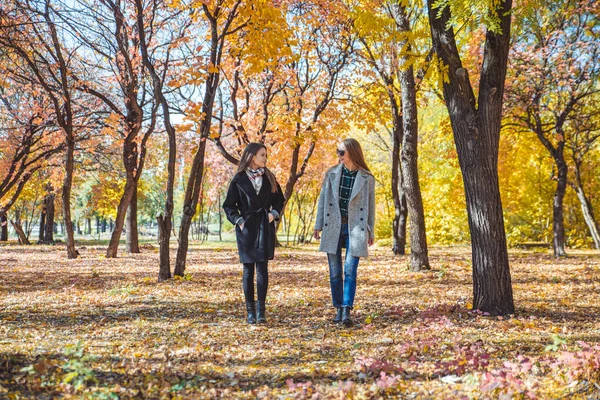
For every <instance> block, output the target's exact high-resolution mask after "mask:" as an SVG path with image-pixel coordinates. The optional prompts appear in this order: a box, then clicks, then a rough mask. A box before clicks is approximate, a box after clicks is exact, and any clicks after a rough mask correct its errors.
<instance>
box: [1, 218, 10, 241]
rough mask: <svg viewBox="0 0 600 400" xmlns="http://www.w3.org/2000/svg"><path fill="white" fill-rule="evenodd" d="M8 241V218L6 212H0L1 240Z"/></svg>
mask: <svg viewBox="0 0 600 400" xmlns="http://www.w3.org/2000/svg"><path fill="white" fill-rule="evenodd" d="M7 241H8V218H7V217H6V213H2V214H0V242H7Z"/></svg>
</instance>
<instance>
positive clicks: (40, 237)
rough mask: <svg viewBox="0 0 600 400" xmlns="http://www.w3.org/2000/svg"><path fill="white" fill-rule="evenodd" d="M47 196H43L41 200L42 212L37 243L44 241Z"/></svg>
mask: <svg viewBox="0 0 600 400" xmlns="http://www.w3.org/2000/svg"><path fill="white" fill-rule="evenodd" d="M47 198H48V195H46V197H44V201H42V212H40V229H39V232H38V243H43V242H44V231H45V229H46V225H45V224H46V212H47V209H46V200H47Z"/></svg>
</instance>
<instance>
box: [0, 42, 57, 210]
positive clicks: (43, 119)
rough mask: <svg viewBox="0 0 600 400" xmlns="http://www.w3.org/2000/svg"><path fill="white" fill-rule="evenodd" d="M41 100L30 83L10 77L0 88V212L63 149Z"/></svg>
mask: <svg viewBox="0 0 600 400" xmlns="http://www.w3.org/2000/svg"><path fill="white" fill-rule="evenodd" d="M4 56H6V57H9V55H8V54H4ZM3 73H4V74H7V75H8V74H9V71H3ZM5 76H6V75H5ZM44 100H47V98H46V97H45V96H40V95H37V96H35V95H34V93H33V91H32V90H31V86H30V85H24V86H22V85H20V84H18V83H17V82H15V81H12V80H10V79H6V80H5V81H4V86H2V87H0V112H1V114H2V118H1V120H0V124H1V127H0V132H1V133H0V154H1V156H0V179H1V180H0V214H5V213H7V212H8V210H9V209H10V207H11V206H12V205H13V204H14V203H15V201H16V200H17V199H18V197H19V195H20V194H21V192H22V190H23V188H24V186H25V185H26V184H27V182H28V181H29V180H30V179H31V177H32V176H33V174H34V173H35V172H36V171H38V170H39V169H40V168H42V167H44V166H45V165H48V162H49V161H50V160H51V159H52V158H53V157H55V156H56V155H57V154H59V153H60V152H62V151H63V150H64V142H63V141H62V140H61V138H62V136H61V135H60V132H57V129H56V128H55V121H54V115H53V114H52V113H50V114H48V110H49V108H50V107H49V104H45V103H44Z"/></svg>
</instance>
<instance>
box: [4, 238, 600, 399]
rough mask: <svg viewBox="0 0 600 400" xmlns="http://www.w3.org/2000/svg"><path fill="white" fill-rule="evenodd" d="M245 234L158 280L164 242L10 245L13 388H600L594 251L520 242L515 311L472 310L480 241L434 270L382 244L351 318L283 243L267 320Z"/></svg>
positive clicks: (159, 394) (242, 394)
mask: <svg viewBox="0 0 600 400" xmlns="http://www.w3.org/2000/svg"><path fill="white" fill-rule="evenodd" d="M233 246H234V244H233V243H226V244H222V245H216V244H215V243H208V244H204V245H193V246H192V248H191V250H190V253H189V256H188V268H187V273H188V275H186V277H185V278H184V279H178V280H172V281H170V282H164V283H156V277H157V273H158V267H157V260H158V253H157V249H156V248H155V247H154V246H152V245H145V246H144V249H143V251H142V254H138V255H128V254H124V253H121V254H120V257H119V258H117V259H105V258H104V256H103V255H104V247H101V246H99V245H96V244H95V243H93V242H88V243H85V244H83V247H82V248H81V249H80V252H81V258H79V259H77V260H67V259H66V256H65V252H64V250H63V249H62V248H60V247H51V246H30V247H22V246H17V245H0V270H1V271H2V273H1V274H0V293H1V294H0V323H1V327H0V398H1V397H3V396H4V397H8V398H30V397H36V398H55V397H59V396H64V397H71V396H72V397H73V398H107V399H111V398H215V397H225V398H256V397H259V398H311V397H313V396H314V397H315V398H337V399H339V398H344V397H346V398H377V397H388V396H393V397H400V398H432V399H433V398H435V399H437V398H450V399H453V398H482V397H488V398H498V397H502V396H506V397H507V398H512V397H523V398H543V399H547V398H561V397H568V398H582V399H584V398H597V397H598V396H600V386H598V385H599V384H600V379H599V378H600V376H599V373H598V368H600V346H599V342H600V323H599V318H598V317H599V316H600V302H599V299H598V297H599V293H600V254H598V253H597V252H591V251H571V252H570V255H571V257H569V258H565V259H561V260H555V259H554V258H553V257H552V256H551V255H550V254H549V253H547V252H546V251H544V252H538V251H511V253H510V258H511V268H512V279H513V290H514V297H515V304H516V307H517V313H516V315H515V316H513V317H509V318H500V317H499V318H492V317H487V316H484V315H479V314H477V313H476V312H472V311H469V309H470V307H471V305H470V303H469V302H470V300H471V290H472V287H471V265H470V251H469V248H467V247H445V248H441V247H440V248H434V249H433V250H432V251H431V261H432V266H433V270H432V271H428V272H424V273H410V272H408V271H407V268H406V265H407V258H406V257H394V256H392V255H391V254H390V252H389V250H387V249H377V248H375V249H374V251H373V256H372V257H371V258H370V259H369V260H361V264H360V267H359V284H358V291H357V300H356V308H355V311H354V315H355V317H356V321H357V324H356V325H355V326H354V327H353V328H348V329H346V328H341V327H338V326H334V325H333V324H332V322H331V319H332V317H333V310H332V308H331V307H330V294H329V283H328V275H327V274H328V272H327V266H326V259H325V257H324V255H323V254H321V253H318V252H317V251H316V248H315V247H308V248H282V249H279V250H278V253H277V258H276V260H275V261H274V262H272V263H271V264H270V266H269V268H270V275H269V278H270V287H269V297H268V307H267V318H268V321H269V322H268V324H267V325H266V326H249V325H247V324H246V323H245V322H244V308H243V295H242V289H241V267H240V265H239V264H238V260H237V255H236V252H235V250H234V248H233ZM173 257H174V252H173ZM594 396H596V397H594Z"/></svg>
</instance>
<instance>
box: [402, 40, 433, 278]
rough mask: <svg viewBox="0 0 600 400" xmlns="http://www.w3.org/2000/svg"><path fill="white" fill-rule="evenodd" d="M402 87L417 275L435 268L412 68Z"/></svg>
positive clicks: (405, 187)
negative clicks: (429, 246) (423, 193)
mask: <svg viewBox="0 0 600 400" xmlns="http://www.w3.org/2000/svg"><path fill="white" fill-rule="evenodd" d="M409 51H410V50H409ZM400 85H401V87H402V120H403V124H404V129H403V131H404V140H403V141H402V158H401V160H402V175H403V179H402V182H403V192H404V193H405V194H406V203H407V205H408V219H409V222H410V270H411V271H413V272H416V271H421V270H428V269H431V268H430V266H429V255H428V251H427V235H426V232H425V212H424V211H423V199H422V197H421V187H420V185H419V172H418V166H417V157H418V153H417V151H418V150H417V143H418V126H417V93H416V88H415V79H414V75H413V68H412V66H410V67H409V68H407V69H403V70H401V71H400Z"/></svg>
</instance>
